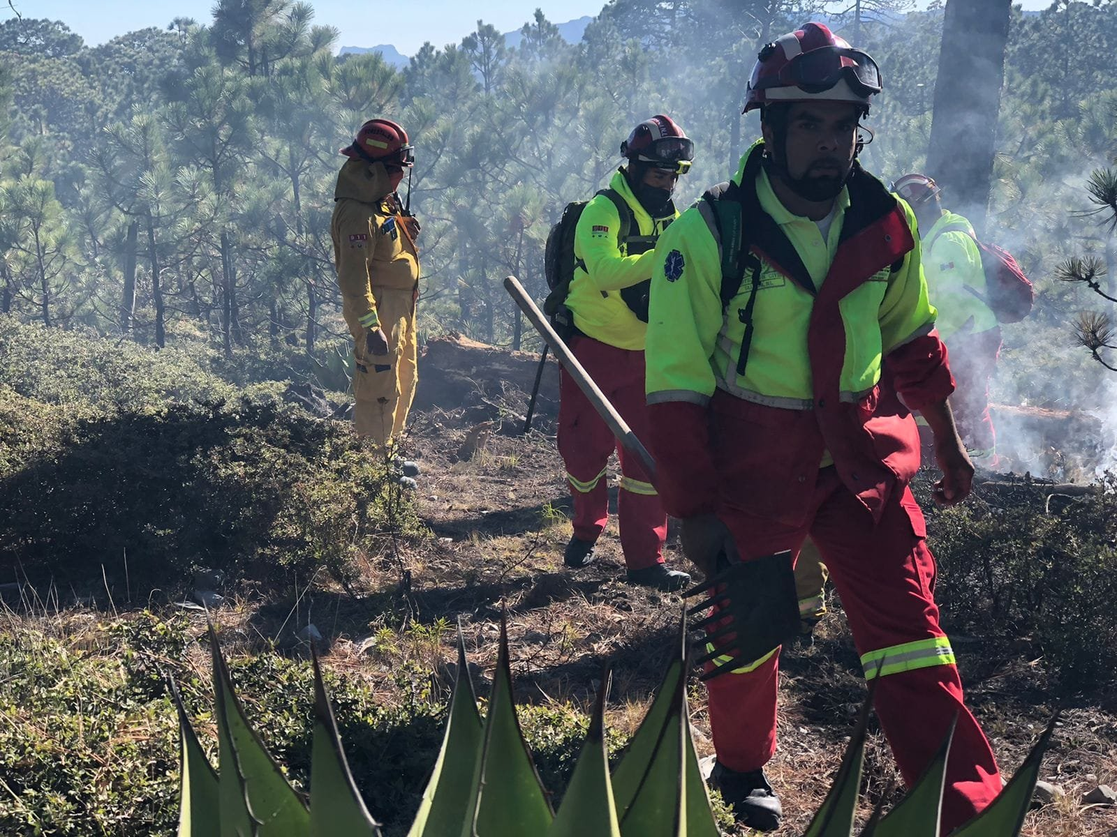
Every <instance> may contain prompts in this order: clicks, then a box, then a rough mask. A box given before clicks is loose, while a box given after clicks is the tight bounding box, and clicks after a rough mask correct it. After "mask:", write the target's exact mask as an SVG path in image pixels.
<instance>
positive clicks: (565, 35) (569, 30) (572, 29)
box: [338, 15, 593, 70]
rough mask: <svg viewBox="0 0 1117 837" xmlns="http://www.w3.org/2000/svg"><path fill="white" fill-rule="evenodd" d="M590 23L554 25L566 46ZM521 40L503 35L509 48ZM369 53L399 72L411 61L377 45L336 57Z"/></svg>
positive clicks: (345, 51) (586, 18)
mask: <svg viewBox="0 0 1117 837" xmlns="http://www.w3.org/2000/svg"><path fill="white" fill-rule="evenodd" d="M592 21H593V18H592V17H590V16H589V15H585V16H583V17H580V18H578V19H577V20H568V21H566V23H558V24H555V25H556V26H558V30H559V34H560V35H561V36H562V39H563V40H564V41H566V42H567V43H568V44H576V43H578V42H579V41H581V40H582V35H584V34H585V31H586V27H587V26H589V25H590V23H591V22H592ZM522 40H523V35H521V34H520V30H519V29H517V30H516V31H515V32H505V33H504V43H505V44H507V45H508V46H509V47H511V48H515V47H518V46H519V45H520V41H522ZM369 52H379V53H380V55H381V56H382V57H383V58H384V61H385V62H387V63H388V64H390V65H392V66H393V67H395V68H396V69H400V70H402V69H403V68H404V67H406V66H407V65H408V63H409V62H410V61H411V58H410V56H407V55H404V54H403V53H402V52H400V51H399V50H398V49H396V48H395V47H394V46H393V45H392V44H379V45H377V46H373V47H355V46H343V47H342V48H341V49H340V50H339V52H338V55H363V54H365V53H369Z"/></svg>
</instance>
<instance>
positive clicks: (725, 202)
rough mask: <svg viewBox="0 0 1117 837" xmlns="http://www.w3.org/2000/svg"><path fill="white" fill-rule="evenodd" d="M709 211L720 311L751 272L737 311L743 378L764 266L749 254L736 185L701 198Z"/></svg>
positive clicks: (739, 368)
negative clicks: (715, 244) (717, 254)
mask: <svg viewBox="0 0 1117 837" xmlns="http://www.w3.org/2000/svg"><path fill="white" fill-rule="evenodd" d="M702 200H703V201H705V202H706V205H707V206H708V207H709V208H710V217H712V218H713V221H714V225H715V226H716V228H717V237H718V243H719V245H720V248H721V309H722V312H723V313H724V312H726V311H728V309H729V303H730V302H732V301H733V298H734V297H735V296H737V294H738V293H739V292H740V290H741V284H742V283H743V282H744V279H745V273H746V271H751V274H752V276H751V282H752V293H751V294H750V295H749V300H748V302H747V303H745V307H744V308H742V309H741V310H740V311H738V317H740V320H741V323H742V324H743V325H744V327H745V330H744V333H743V334H742V335H741V352H740V354H739V355H738V356H737V374H738V375H744V374H745V369H746V367H747V365H748V358H749V350H750V348H751V347H752V338H753V334H754V333H755V331H756V329H755V328H754V327H753V312H754V310H755V307H756V298H757V296H758V295H759V294H758V293H757V292H758V291H759V290H760V276H761V273H762V272H763V269H764V265H763V263H762V262H761V261H760V258H759V257H758V256H757V255H756V254H755V253H753V252H751V250H752V243H751V241H749V240H748V236H747V234H746V228H747V229H748V231H750V232H751V231H752V229H753V225H751V224H746V223H745V217H744V216H745V212H744V204H743V202H742V201H741V196H740V186H738V184H736V183H734V182H732V181H730V182H728V183H719V184H718V185H717V186H715V187H713V188H712V189H709V190H707V192H706V193H705V194H704V195H703V196H702Z"/></svg>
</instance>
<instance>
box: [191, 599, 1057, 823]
mask: <svg viewBox="0 0 1117 837" xmlns="http://www.w3.org/2000/svg"><path fill="white" fill-rule="evenodd" d="M685 637H686V632H685V626H683V627H682V628H681V629H680V638H679V644H678V653H677V654H675V655H674V657H673V659H672V661H671V664H670V665H669V666H668V669H667V672H666V674H665V675H664V678H663V682H662V684H661V685H660V688H659V691H658V692H657V694H656V697H655V699H654V701H653V702H652V705H651V707H650V708H649V709H648V713H647V715H646V716H645V718H644V720H643V722H642V723H641V725H640V727H639V729H638V730H637V731H636V734H635V735H634V736H633V738H632V741H631V742H630V743H629V746H628V748H627V750H626V751H625V753H624V755H623V756H622V757H621V759H620V761H619V763H618V764H617V766H616V769H615V770H614V771H613V772H612V774H610V772H609V764H608V759H607V755H606V750H605V703H606V698H607V695H608V689H609V682H610V677H609V673H608V671H606V673H605V676H603V677H602V684H601V691H600V693H599V694H598V697H597V703H596V706H595V708H594V711H593V717H592V720H591V722H590V727H589V731H588V732H587V734H586V739H585V743H584V744H583V745H582V750H581V753H580V755H579V757H578V761H577V763H576V764H575V767H574V772H573V774H572V776H571V778H570V784H569V786H568V788H567V791H566V795H565V796H564V797H563V801H562V805H561V806H560V808H559V810H558V812H557V814H556V813H555V812H553V811H552V809H551V805H550V802H549V801H548V800H549V797H548V795H547V793H546V792H545V791H544V789H543V786H542V784H541V782H540V780H539V774H538V773H537V772H536V769H535V765H534V763H533V761H532V758H531V754H530V753H529V752H528V749H527V746H526V745H525V743H524V738H523V734H522V732H521V730H520V724H519V720H518V718H517V716H516V708H515V702H514V700H513V693H512V672H511V668H510V666H509V656H508V633H507V626H506V624H505V622H504V620H503V619H502V620H501V631H500V652H499V655H498V659H497V667H496V673H495V676H494V680H493V689H492V696H491V697H490V699H489V706H488V712H487V714H486V717H485V720H484V722H482V720H481V716H480V713H479V712H478V709H477V699H476V696H475V693H474V690H473V684H472V682H471V681H470V678H469V670H468V667H467V665H466V657H465V644H464V642H463V641H462V637H461V632H460V630H459V633H458V675H457V681H456V683H455V685H454V691H453V696H452V698H451V701H450V709H449V713H448V719H447V722H446V732H445V735H444V737H443V741H442V748H441V750H440V752H439V754H438V760H437V761H436V762H435V765H434V770H433V773H432V775H431V779H430V781H429V783H428V785H427V788H426V790H425V792H424V794H423V798H422V802H421V803H420V805H419V811H418V813H417V814H416V816H415V820H414V822H413V823H412V825H411V829H410V831H409V832H408V837H529V835H530V837H535V835H538V836H539V837H717V835H718V833H719V832H718V828H717V825H716V822H715V819H714V815H713V812H712V810H711V808H710V800H709V797H708V796H707V793H706V786H705V783H704V782H703V781H702V775H701V772H700V769H699V765H698V757H697V753H696V752H695V749H694V741H693V738H692V737H691V732H690V712H689V710H688V707H687V697H686V672H687V668H688V658H687V654H686V650H685V648H686V646H685V643H686V639H685ZM210 642H211V645H212V649H213V681H214V693H215V700H216V705H217V713H216V715H217V729H218V766H219V768H220V769H219V770H218V771H216V772H215V771H214V769H213V767H212V766H211V765H210V763H209V761H208V760H207V758H206V755H205V752H204V750H203V749H202V747H201V744H200V743H199V741H198V737H197V735H196V734H195V733H194V730H193V728H192V727H191V725H190V720H189V718H188V717H187V714H186V711H185V709H184V708H183V705H182V701H181V699H180V697H179V695H178V691H177V689H175V688H174V686H173V684H172V687H171V693H172V696H173V698H174V700H175V703H176V705H177V707H178V714H179V727H180V758H179V761H180V766H181V785H180V813H179V828H178V837H325V836H326V835H330V837H379V835H380V828H379V826H378V825H377V823H376V822H375V821H374V820H373V818H372V817H371V816H370V815H369V812H368V809H367V808H366V807H365V803H364V801H363V800H362V799H361V795H360V793H359V792H358V790H357V786H356V783H355V782H354V781H353V775H352V773H351V772H350V770H349V766H348V764H347V762H346V759H345V752H344V750H343V749H342V745H341V741H340V739H339V737H338V732H337V724H336V723H335V720H334V715H333V709H332V708H331V705H330V702H329V698H328V696H327V694H326V689H325V687H324V685H323V683H322V675H321V670H320V668H319V665H318V660H317V658H315V659H314V690H315V702H314V744H313V753H312V764H311V775H310V805H309V809H308V807H307V805H306V804H305V803H304V802H303V799H302V797H300V796H299V795H298V794H297V793H296V792H295V791H294V789H293V788H292V787H291V786H290V784H288V782H287V780H286V778H285V777H284V776H283V773H282V771H281V770H280V768H279V766H278V765H277V764H276V763H275V761H274V760H273V759H272V758H271V756H270V755H269V754H268V752H267V749H266V748H265V746H264V744H263V742H262V741H261V740H260V738H259V736H257V735H256V733H255V732H254V731H253V730H252V728H251V727H250V726H249V724H248V721H247V720H246V718H245V716H244V712H243V709H242V708H241V705H240V702H239V701H238V700H237V697H236V694H235V693H234V691H233V684H232V680H231V679H230V677H229V672H228V669H227V668H226V666H225V661H224V659H223V658H222V656H221V651H220V648H219V646H218V642H217V637H216V634H215V633H214V632H213V629H212V628H211V629H210ZM871 702H872V692H871V691H870V694H869V697H868V698H867V699H866V701H865V704H864V707H863V708H862V711H861V714H860V717H859V719H858V722H857V726H856V728H855V729H854V733H853V735H852V737H851V738H850V742H849V746H848V747H847V748H846V753H845V756H844V757H843V759H842V764H841V766H840V768H839V769H838V773H837V776H836V777H835V780H834V784H833V786H832V787H831V789H830V792H829V794H828V795H827V797H826V800H825V801H824V802H823V804H822V807H821V808H820V809H819V810H818V812H817V813H816V814H815V816H814V818H813V820H812V821H811V824H810V826H809V828H808V829H807V831H806V833H805V835H804V837H853V834H854V830H855V816H856V811H857V801H858V791H859V788H860V784H861V770H862V766H863V760H864V745H865V736H866V731H867V729H868V722H869V714H870V706H871ZM1053 729H1054V719H1052V722H1051V724H1050V725H1049V726H1048V728H1047V730H1046V731H1045V732H1044V734H1043V735H1042V736H1041V737H1040V740H1039V742H1038V743H1037V744H1036V746H1035V747H1034V748H1033V750H1032V752H1031V754H1030V755H1029V756H1028V758H1027V759H1026V760H1025V762H1024V764H1023V765H1022V766H1021V768H1020V770H1019V771H1018V772H1017V774H1016V776H1015V777H1014V778H1013V779H1012V781H1011V782H1009V784H1008V785H1007V786H1006V787H1005V789H1004V791H1002V792H1001V794H1000V795H999V796H998V797H997V798H996V799H995V800H994V801H993V803H992V804H991V805H989V807H988V808H986V809H985V811H983V812H982V813H981V814H980V815H979V816H978V817H976V818H975V819H973V820H971V821H970V822H969V823H967V824H966V825H963V826H962V827H961V828H959V829H956V830H955V831H954V832H953V833H952V835H951V837H1017V835H1019V833H1020V829H1021V827H1022V826H1023V823H1024V816H1025V814H1026V813H1027V811H1028V808H1029V805H1030V802H1031V797H1032V791H1033V789H1034V787H1035V783H1036V780H1037V779H1038V777H1039V768H1040V762H1041V760H1042V758H1043V753H1044V750H1045V749H1046V747H1047V745H1048V742H1049V741H1050V738H1051V734H1052V731H1053ZM952 736H953V729H952V730H951V732H950V734H948V735H947V738H946V740H945V741H944V742H943V745H942V747H941V749H940V750H939V753H938V754H937V756H936V758H935V759H934V760H933V762H932V763H931V765H930V766H929V767H928V768H927V771H926V773H925V774H924V775H923V777H922V778H921V779H920V780H919V782H917V783H916V785H915V786H914V787H912V788H911V789H910V790H909V792H908V794H907V795H906V796H905V797H904V799H903V800H902V801H901V802H900V803H899V804H897V805H896V806H895V807H894V808H893V809H892V810H891V811H890V812H889V813H888V814H887V815H884V814H883V812H882V811H881V810H880V809H879V807H878V809H877V810H876V811H875V812H874V813H873V816H872V818H871V819H870V820H869V822H868V824H867V825H866V826H865V828H864V829H863V830H862V831H861V832H860V837H940V834H939V812H940V809H941V806H942V792H943V783H944V780H945V775H946V762H947V758H948V757H949V754H950V743H951V738H952Z"/></svg>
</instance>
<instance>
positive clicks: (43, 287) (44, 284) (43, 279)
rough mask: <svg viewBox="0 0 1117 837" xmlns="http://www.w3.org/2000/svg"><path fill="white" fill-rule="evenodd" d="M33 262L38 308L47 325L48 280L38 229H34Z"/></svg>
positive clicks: (49, 323)
mask: <svg viewBox="0 0 1117 837" xmlns="http://www.w3.org/2000/svg"><path fill="white" fill-rule="evenodd" d="M35 264H36V267H37V269H38V271H39V290H40V292H41V293H42V295H43V297H42V302H41V303H40V309H41V310H42V314H43V325H45V326H47V327H49V326H50V325H51V322H50V280H48V279H47V266H46V262H45V261H44V257H43V244H42V242H41V241H40V240H39V231H38V230H35Z"/></svg>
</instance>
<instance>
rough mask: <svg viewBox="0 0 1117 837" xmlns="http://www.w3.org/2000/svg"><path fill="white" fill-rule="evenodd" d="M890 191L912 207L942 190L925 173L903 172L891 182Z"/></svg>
mask: <svg viewBox="0 0 1117 837" xmlns="http://www.w3.org/2000/svg"><path fill="white" fill-rule="evenodd" d="M892 191H893V192H895V193H896V194H897V195H899V196H900V197H901V198H903V199H904V200H906V201H907V202H908V203H909V204H911V205H912V206H913V207H914V206H917V205H918V204H921V203H923V202H924V201H929V200H931V198H933V197H934V196H935V195H937V194H938V193H939V192H941V191H942V189H940V188H939V184H937V183H935V181H934V179H933V178H930V177H928V176H927V175H925V174H915V173H912V174H905V175H904V176H903V177H901V178H900V179H899V180H897V181H895V182H894V183H893V184H892Z"/></svg>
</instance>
